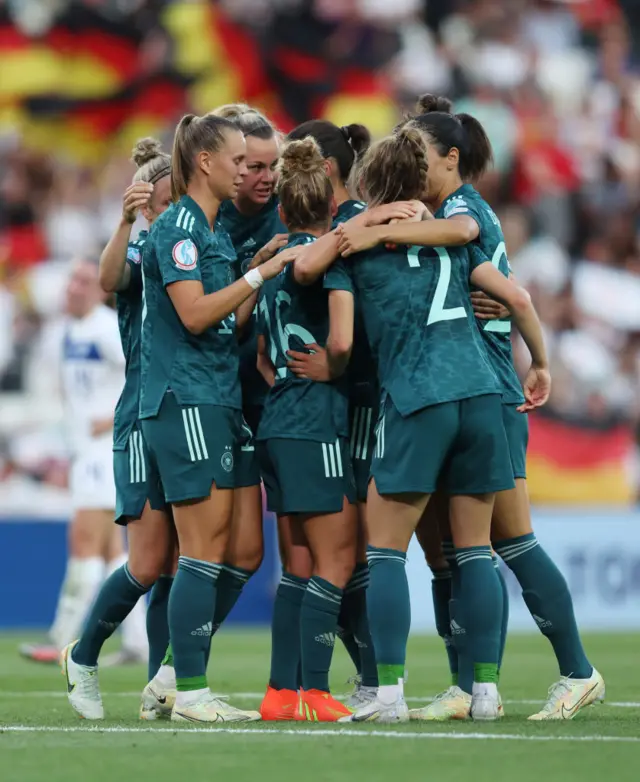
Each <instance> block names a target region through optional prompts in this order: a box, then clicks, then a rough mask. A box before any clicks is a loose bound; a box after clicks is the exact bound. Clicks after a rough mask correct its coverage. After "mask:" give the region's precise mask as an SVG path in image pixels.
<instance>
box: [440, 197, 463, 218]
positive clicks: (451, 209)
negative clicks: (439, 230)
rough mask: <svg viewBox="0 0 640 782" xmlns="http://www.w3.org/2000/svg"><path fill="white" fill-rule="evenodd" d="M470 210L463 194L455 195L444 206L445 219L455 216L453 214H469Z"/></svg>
mask: <svg viewBox="0 0 640 782" xmlns="http://www.w3.org/2000/svg"><path fill="white" fill-rule="evenodd" d="M468 211H469V207H468V206H467V202H466V201H465V200H464V198H463V197H462V196H454V197H453V198H452V199H451V200H450V201H448V202H447V204H446V206H445V208H444V216H445V219H448V218H449V217H453V215H461V214H467V212H468Z"/></svg>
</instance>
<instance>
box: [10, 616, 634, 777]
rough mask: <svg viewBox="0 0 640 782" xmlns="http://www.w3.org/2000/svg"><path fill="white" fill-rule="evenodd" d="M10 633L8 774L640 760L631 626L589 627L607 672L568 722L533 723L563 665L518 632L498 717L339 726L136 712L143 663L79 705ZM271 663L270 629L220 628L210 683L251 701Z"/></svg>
mask: <svg viewBox="0 0 640 782" xmlns="http://www.w3.org/2000/svg"><path fill="white" fill-rule="evenodd" d="M19 640H24V639H22V638H18V637H17V636H12V635H4V636H0V779H1V780H2V781H3V782H63V781H64V782H114V780H118V781H119V780H123V782H128V781H129V780H139V781H140V782H146V780H154V781H157V782H164V780H172V781H175V780H179V782H183V780H184V781H185V782H200V780H213V779H217V780H221V779H223V778H225V777H229V778H230V779H231V780H233V782H244V781H245V780H247V782H248V781H249V780H251V781H253V780H256V779H259V780H261V782H272V780H273V781H274V782H275V780H287V779H289V778H291V777H293V778H295V779H296V780H297V781H298V782H346V780H349V782H352V781H353V780H365V781H366V780H376V781H377V780H387V779H392V780H393V782H400V780H403V781H404V780H407V781H408V782H413V780H420V781H421V782H422V781H423V780H425V781H426V780H429V779H434V780H437V782H448V781H449V780H451V781H452V782H453V781H454V780H455V782H459V781H460V780H465V779H466V780H470V781H471V782H500V781H501V780H505V781H508V782H511V781H512V780H513V781H514V782H541V781H543V780H544V782H559V781H560V780H561V781H562V782H573V781H574V780H580V781H581V782H602V781H603V780H607V779H611V781H612V782H627V781H629V782H631V780H634V781H636V780H638V779H639V776H638V775H639V773H640V772H639V771H638V769H639V768H640V675H639V674H638V660H639V659H640V658H639V654H640V635H638V634H636V635H611V634H607V635H591V636H587V637H586V638H585V643H586V648H587V653H588V654H589V656H590V658H591V659H592V660H593V662H594V663H595V664H596V666H597V667H598V669H599V670H600V671H601V673H602V674H603V676H604V678H605V681H606V684H607V703H606V704H604V705H601V706H598V707H592V708H590V709H588V710H587V711H586V712H584V713H582V714H580V715H578V717H576V718H575V719H574V720H573V721H571V722H556V723H530V722H527V721H526V717H527V715H528V714H531V713H533V712H534V711H536V710H537V708H536V707H537V706H538V704H539V703H540V702H541V701H542V700H543V699H544V697H545V695H546V691H547V687H548V686H549V685H550V684H551V683H552V682H553V681H554V680H556V679H557V678H558V674H557V670H556V666H555V659H554V657H553V654H552V651H551V648H550V647H549V645H548V643H547V642H546V641H545V640H544V639H543V638H542V637H540V636H538V635H526V636H513V637H512V638H510V639H509V641H508V644H507V650H506V655H505V664H504V668H503V673H502V680H501V685H500V690H501V694H502V697H503V699H504V701H505V711H506V716H505V718H504V719H503V720H502V721H501V722H499V723H493V724H482V723H480V724H474V723H473V722H465V723H447V724H439V723H431V724H424V723H423V724H421V725H416V724H414V723H411V724H409V725H401V726H397V727H396V726H379V727H376V726H375V725H370V726H353V727H351V726H343V725H341V726H339V727H338V726H337V725H336V726H334V725H328V724H321V725H314V724H312V723H282V724H274V723H264V724H263V723H256V724H254V725H247V726H244V727H236V728H234V727H228V728H211V729H208V730H203V729H201V728H197V727H191V726H188V725H187V726H185V727H182V726H180V727H176V728H174V727H172V724H171V722H156V723H150V724H149V723H141V722H140V721H139V720H138V719H137V707H138V695H139V692H140V690H141V689H142V687H143V686H144V684H145V670H144V669H143V668H142V667H137V666H136V667H128V668H119V669H107V670H104V671H103V672H102V673H101V674H100V683H101V689H102V692H103V698H104V702H105V709H106V714H107V717H106V719H105V720H104V721H103V722H101V723H87V722H83V721H81V720H79V719H77V717H76V715H75V714H74V713H73V712H72V711H71V708H70V706H69V705H68V703H67V700H66V693H65V689H66V688H65V683H64V679H63V678H62V677H61V676H60V675H59V673H58V671H57V669H56V668H55V667H49V666H42V665H38V664H35V663H29V662H27V661H23V660H21V659H20V658H19V657H18V655H17V651H16V647H17V644H18V641H19ZM268 668H269V635H268V633H267V632H266V631H260V632H253V631H251V632H249V631H247V632H243V631H237V630H227V631H225V630H224V629H223V630H222V631H221V632H220V633H219V635H217V636H216V638H215V640H214V643H213V650H212V658H211V664H210V668H209V680H210V684H211V687H212V688H213V689H214V690H215V691H216V692H221V693H227V694H229V695H230V698H231V702H232V703H235V704H237V705H244V706H252V707H256V706H257V705H258V703H259V702H260V698H261V696H262V693H263V691H264V687H265V684H266V679H267V676H268ZM408 668H409V679H408V682H407V685H406V695H407V697H408V699H409V701H410V705H411V706H414V705H416V704H418V703H424V702H425V701H426V700H427V699H428V698H429V697H430V696H433V695H435V694H436V693H437V692H438V691H440V690H442V689H443V688H444V687H446V685H447V682H448V674H447V668H446V656H445V653H444V649H443V647H442V643H441V641H440V640H439V639H437V638H427V637H414V638H412V639H411V641H410V645H409V657H408ZM332 673H333V677H332V679H333V682H332V683H333V688H334V692H336V693H338V692H346V691H347V689H348V688H347V686H346V685H345V684H344V682H345V681H346V679H347V677H348V676H349V675H351V673H352V670H351V665H350V662H349V660H348V658H347V656H346V654H345V653H344V651H343V649H342V648H337V649H336V654H335V658H334V665H333V670H332Z"/></svg>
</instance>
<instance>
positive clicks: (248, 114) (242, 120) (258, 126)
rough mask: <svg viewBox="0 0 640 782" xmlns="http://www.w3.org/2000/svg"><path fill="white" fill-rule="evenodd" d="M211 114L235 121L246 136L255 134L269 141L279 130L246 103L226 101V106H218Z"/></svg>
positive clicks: (256, 136)
mask: <svg viewBox="0 0 640 782" xmlns="http://www.w3.org/2000/svg"><path fill="white" fill-rule="evenodd" d="M211 114H213V116H214V117H224V119H228V120H229V121H230V122H233V124H234V125H235V126H236V127H237V128H238V130H241V131H242V132H243V133H244V135H245V136H255V138H260V139H264V140H265V141H268V140H269V139H272V138H273V137H274V136H276V135H277V132H278V131H277V130H276V129H275V128H274V126H273V125H272V124H271V122H269V120H268V119H267V118H266V117H265V116H264V114H261V113H260V112H259V111H258V110H257V109H254V108H253V107H252V106H248V105H247V104H246V103H226V104H225V105H224V106H218V108H217V109H214V110H213V111H212V112H211Z"/></svg>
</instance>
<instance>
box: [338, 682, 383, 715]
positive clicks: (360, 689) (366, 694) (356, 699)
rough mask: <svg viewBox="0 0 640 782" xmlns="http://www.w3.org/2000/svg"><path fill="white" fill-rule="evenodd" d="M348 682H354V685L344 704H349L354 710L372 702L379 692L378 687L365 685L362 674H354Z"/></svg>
mask: <svg viewBox="0 0 640 782" xmlns="http://www.w3.org/2000/svg"><path fill="white" fill-rule="evenodd" d="M348 684H353V685H354V687H353V692H352V693H351V695H349V696H348V697H347V698H345V699H344V705H345V706H348V707H349V708H350V709H351V710H352V711H357V710H358V709H360V708H361V707H362V706H366V705H367V704H368V703H371V701H373V700H375V697H376V695H377V694H378V688H377V687H365V685H364V684H363V683H362V677H361V676H353V677H352V678H351V679H349V681H348Z"/></svg>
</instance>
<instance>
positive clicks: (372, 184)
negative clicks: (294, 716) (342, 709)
mask: <svg viewBox="0 0 640 782" xmlns="http://www.w3.org/2000/svg"><path fill="white" fill-rule="evenodd" d="M427 155H428V146H427V142H426V139H425V137H424V136H423V134H422V132H421V131H420V130H419V129H418V128H415V127H405V128H402V129H400V130H398V131H397V132H396V133H394V134H393V135H392V136H390V137H389V138H387V139H384V140H383V141H381V142H379V143H378V144H377V145H376V146H375V147H374V148H372V149H371V150H370V151H369V153H368V154H367V156H366V157H365V160H364V163H363V169H362V177H363V186H364V189H365V191H366V193H367V194H368V197H369V200H370V202H372V203H373V204H376V203H380V202H385V201H389V200H394V199H396V198H403V197H404V198H407V197H408V198H416V197H423V198H424V197H426V196H428V195H429V193H430V190H429V187H430V186H428V183H427V169H428V163H429V162H430V161H428V157H427ZM455 162H456V166H455V167H456V168H457V160H456V161H455ZM445 197H446V195H445ZM452 256H453V257H452ZM482 260H483V259H480V261H482ZM351 275H352V278H353V281H354V285H355V289H356V295H358V296H360V298H361V301H362V307H363V313H364V320H365V326H366V330H367V335H368V336H369V339H370V341H371V344H372V348H373V352H374V355H375V356H376V359H377V362H378V377H379V380H380V384H381V387H382V389H383V398H382V401H381V412H380V418H379V421H378V427H377V437H376V450H375V453H374V457H373V462H372V466H371V473H372V481H371V482H370V484H369V494H368V502H367V527H368V533H369V549H368V558H369V567H370V571H371V584H370V587H369V594H368V598H367V599H368V604H369V620H370V626H371V635H372V637H373V640H374V646H375V652H376V659H377V662H378V676H379V680H380V686H379V689H378V695H377V697H376V699H375V700H374V701H373V702H372V703H371V704H369V705H368V706H365V707H363V708H362V709H360V710H359V711H358V712H356V714H355V715H354V717H353V719H354V720H357V721H360V720H372V719H378V720H381V721H388V722H398V721H400V722H402V721H406V720H408V719H409V714H408V709H407V706H406V703H405V701H404V695H403V672H404V663H405V656H406V642H407V637H408V633H409V624H410V616H409V596H408V590H407V580H406V573H405V568H404V565H405V558H406V550H407V547H408V544H409V541H410V539H411V536H412V535H413V532H414V531H415V528H416V526H417V524H418V522H419V520H420V517H421V516H422V514H423V512H424V510H425V508H426V506H427V503H428V502H429V498H430V495H431V494H432V493H433V492H434V491H435V489H436V486H443V487H444V489H445V490H446V491H447V492H448V493H449V494H450V495H451V503H450V514H451V530H452V534H453V541H454V545H455V548H456V558H457V562H458V566H459V569H460V584H461V590H460V591H461V593H460V601H461V604H462V605H463V606H464V608H465V620H464V622H465V626H464V630H465V634H466V636H467V642H468V643H469V645H470V646H471V648H472V657H473V659H474V661H475V663H476V664H475V670H474V683H473V701H472V708H471V712H472V715H473V717H474V718H475V719H484V720H491V719H496V718H497V716H498V706H499V696H498V692H497V687H496V679H497V669H498V656H499V634H500V632H499V628H500V623H501V613H502V596H501V590H500V584H499V581H498V579H497V576H496V574H495V570H494V567H493V563H492V560H491V546H490V527H491V512H492V508H493V501H494V496H495V492H497V491H502V490H504V489H509V488H513V485H514V484H513V478H512V470H511V464H510V460H509V448H508V444H507V439H506V435H505V432H504V427H503V424H502V415H501V398H500V389H499V386H498V383H497V380H496V378H495V375H494V373H493V370H492V368H491V366H490V365H489V362H488V360H487V357H486V352H485V348H484V345H483V344H482V337H481V336H480V334H479V332H478V329H477V327H476V325H475V319H474V317H473V312H472V309H471V306H470V300H469V296H470V288H469V281H471V282H472V283H473V284H474V285H477V286H479V287H482V288H483V289H484V290H486V291H487V292H490V293H491V294H492V295H493V296H495V297H496V298H499V299H500V300H502V301H504V303H505V304H506V306H507V307H508V308H509V310H510V312H511V313H512V316H513V317H514V319H515V320H516V323H517V325H518V327H519V328H520V331H521V333H522V334H523V337H524V339H525V341H526V343H527V345H528V346H529V349H530V350H531V353H532V356H533V362H532V367H531V370H530V372H529V375H528V376H527V380H526V383H525V396H526V398H527V400H528V404H529V405H539V404H542V403H544V401H546V398H547V396H548V389H549V378H548V372H547V359H546V354H545V350H544V342H543V339H542V333H541V329H540V324H539V322H538V319H537V316H536V314H535V311H534V309H533V307H532V305H531V302H530V299H529V297H528V296H527V294H526V292H525V291H523V290H521V289H519V288H518V287H517V286H515V285H514V284H513V283H512V282H510V281H509V280H508V279H506V278H505V277H504V276H503V275H502V274H500V273H499V272H498V271H497V270H496V269H495V268H494V267H493V265H492V264H491V263H484V262H479V261H478V259H476V258H474V257H471V255H470V253H469V252H468V250H467V249H466V248H462V249H456V250H454V251H451V252H448V251H446V250H444V249H442V248H436V250H435V251H427V250H426V249H421V248H418V247H409V248H396V249H394V250H386V249H375V250H371V251H369V252H365V253H362V254H360V255H357V256H356V257H355V258H354V260H353V268H352V270H351Z"/></svg>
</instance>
